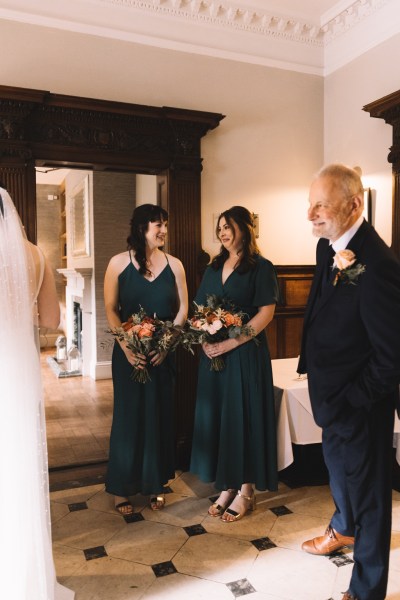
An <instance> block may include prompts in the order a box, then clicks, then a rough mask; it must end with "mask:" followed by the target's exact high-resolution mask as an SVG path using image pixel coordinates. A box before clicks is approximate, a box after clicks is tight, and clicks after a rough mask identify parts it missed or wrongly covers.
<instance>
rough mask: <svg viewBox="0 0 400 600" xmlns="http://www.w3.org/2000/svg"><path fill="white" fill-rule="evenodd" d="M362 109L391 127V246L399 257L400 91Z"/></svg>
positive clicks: (389, 158)
mask: <svg viewBox="0 0 400 600" xmlns="http://www.w3.org/2000/svg"><path fill="white" fill-rule="evenodd" d="M363 110H365V111H366V112H368V113H369V114H370V116H371V117H376V118H378V119H384V121H385V122H386V123H389V124H390V125H392V127H393V145H392V146H391V148H390V152H389V154H388V161H389V162H390V163H391V165H392V172H393V188H392V189H393V209H392V248H393V250H394V252H395V253H396V255H397V256H399V257H400V91H398V92H394V93H393V94H390V95H389V96H385V97H384V98H380V99H379V100H375V102H371V103H370V104H366V105H365V106H364V107H363Z"/></svg>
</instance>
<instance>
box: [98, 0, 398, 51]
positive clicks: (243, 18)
mask: <svg viewBox="0 0 400 600" xmlns="http://www.w3.org/2000/svg"><path fill="white" fill-rule="evenodd" d="M101 1H102V2H104V3H107V4H117V5H121V6H124V7H131V8H134V9H138V10H143V11H146V12H150V13H157V14H161V15H163V16H170V17H175V18H176V17H178V18H181V19H189V20H191V21H197V22H202V23H208V24H212V25H218V26H223V27H228V28H233V29H237V30H243V31H248V32H250V33H257V34H261V35H266V36H272V37H275V38H277V37H278V38H283V39H286V40H291V41H295V42H300V43H305V44H308V45H312V46H324V45H325V44H327V43H329V42H330V41H332V40H334V39H336V38H337V37H338V36H340V35H341V34H343V33H345V32H346V31H348V30H349V29H351V28H352V27H353V26H354V25H356V24H357V23H358V22H360V21H362V20H363V19H364V18H366V17H368V16H370V15H371V14H372V13H374V12H375V11H377V10H379V9H380V8H382V6H384V5H385V4H387V3H388V2H389V1H390V0H355V1H354V2H353V3H352V4H351V5H350V6H349V7H348V8H346V9H345V10H342V11H341V12H340V13H338V14H337V15H336V16H335V17H334V18H332V19H330V20H329V21H327V22H326V23H323V24H322V25H320V24H315V23H307V22H305V21H301V20H298V19H293V18H292V17H287V16H283V15H279V14H277V13H274V14H271V13H269V12H264V11H260V10H252V9H251V8H249V7H246V5H245V4H244V3H240V2H239V3H233V2H230V1H229V0H223V1H222V2H215V1H213V0H101Z"/></svg>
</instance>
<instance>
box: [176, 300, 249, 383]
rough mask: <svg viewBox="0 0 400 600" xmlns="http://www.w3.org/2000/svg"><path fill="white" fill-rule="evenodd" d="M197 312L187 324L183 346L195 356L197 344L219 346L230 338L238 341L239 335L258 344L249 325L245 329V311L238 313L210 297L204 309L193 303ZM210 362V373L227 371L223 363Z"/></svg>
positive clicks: (224, 301) (213, 359) (219, 361)
mask: <svg viewBox="0 0 400 600" xmlns="http://www.w3.org/2000/svg"><path fill="white" fill-rule="evenodd" d="M194 306H195V311H194V315H193V317H192V318H191V319H189V320H188V321H187V324H186V329H185V331H184V333H183V336H182V339H181V344H182V346H183V347H184V348H185V349H186V350H189V352H191V353H192V354H194V352H193V346H194V345H196V344H203V343H204V342H207V343H209V344H216V343H217V342H222V341H223V340H227V339H228V338H236V337H239V336H240V335H246V336H249V337H253V339H254V341H255V342H257V338H256V337H255V332H254V329H253V328H252V327H250V326H249V325H243V320H244V318H245V317H246V315H245V313H243V312H242V311H235V310H234V308H233V307H232V306H231V303H229V302H228V301H226V300H220V299H218V298H217V297H216V296H214V295H209V296H207V304H206V305H205V306H203V305H201V304H196V303H194ZM210 360H211V365H210V370H211V371H222V369H223V368H224V367H225V362H224V359H223V358H222V357H221V356H216V357H214V358H212V359H210Z"/></svg>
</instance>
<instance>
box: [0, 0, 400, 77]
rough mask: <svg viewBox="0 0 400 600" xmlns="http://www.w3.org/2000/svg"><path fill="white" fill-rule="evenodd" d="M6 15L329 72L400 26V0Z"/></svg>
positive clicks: (157, 3) (15, 6) (114, 1)
mask: <svg viewBox="0 0 400 600" xmlns="http://www.w3.org/2000/svg"><path fill="white" fill-rule="evenodd" d="M1 18H3V19H8V20H15V21H20V22H24V23H30V24H32V25H42V26H46V27H53V28H58V29H64V30H68V31H74V32H80V33H84V34H88V35H96V36H103V37H108V38H113V39H121V40H124V41H131V42H135V43H140V44H145V45H151V46H156V47H160V48H169V49H172V50H178V51H184V52H191V53H197V54H203V55H208V56H216V57H219V58H226V59H230V60H236V61H243V62H250V63H254V64H261V65H266V66H273V67H278V68H283V69H290V70H295V71H300V72H304V73H312V74H317V75H327V74H329V73H331V72H333V71H334V70H336V69H338V68H340V67H341V66H343V65H344V64H346V63H347V62H349V61H351V60H353V59H354V58H356V57H357V56H359V55H361V54H362V53H363V52H365V51H366V50H369V49H370V48H372V47H374V46H376V45H378V44H380V43H382V42H383V41H385V40H386V39H388V38H389V37H391V36H393V35H396V34H398V33H399V32H400V0H40V1H38V0H0V19H1Z"/></svg>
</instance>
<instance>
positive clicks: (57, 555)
mask: <svg viewBox="0 0 400 600" xmlns="http://www.w3.org/2000/svg"><path fill="white" fill-rule="evenodd" d="M53 558H54V564H55V567H56V573H57V578H58V579H59V580H60V581H61V578H62V580H65V579H67V578H68V577H70V576H71V575H74V573H76V572H77V571H79V569H82V567H84V566H85V564H86V558H85V555H84V553H83V551H82V550H78V549H77V548H69V547H68V546H63V545H62V544H58V543H56V542H55V543H53Z"/></svg>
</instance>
